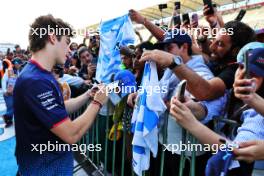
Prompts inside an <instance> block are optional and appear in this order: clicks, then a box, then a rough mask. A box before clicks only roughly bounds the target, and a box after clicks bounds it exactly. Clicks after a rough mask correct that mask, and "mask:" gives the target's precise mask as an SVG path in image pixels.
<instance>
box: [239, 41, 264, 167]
mask: <svg viewBox="0 0 264 176" xmlns="http://www.w3.org/2000/svg"><path fill="white" fill-rule="evenodd" d="M262 45H263V44H262ZM249 57H250V58H251V59H249V60H250V63H249V68H251V69H250V70H251V73H252V74H253V75H254V77H253V78H251V79H244V75H245V69H244V66H243V65H242V64H241V66H240V68H239V69H238V70H237V73H236V78H235V83H234V92H235V96H236V97H237V98H240V99H242V100H243V101H244V102H245V103H247V104H248V105H249V106H250V107H252V108H254V109H255V110H256V111H257V112H259V113H261V114H262V115H263V116H264V111H263V107H264V106H263V105H264V99H263V97H261V95H259V94H258V93H257V92H256V85H258V84H259V83H258V82H259V81H260V80H261V79H262V80H263V77H264V48H257V49H254V50H252V51H250V53H249ZM240 62H243V61H242V60H240ZM262 85H263V83H262ZM260 91H262V92H263V86H262V90H261V89H259V91H258V92H260ZM239 146H240V148H239V149H235V150H234V153H235V154H236V155H237V159H238V160H244V161H247V162H252V161H255V160H264V150H263V147H264V140H251V141H246V142H242V143H240V144H239Z"/></svg>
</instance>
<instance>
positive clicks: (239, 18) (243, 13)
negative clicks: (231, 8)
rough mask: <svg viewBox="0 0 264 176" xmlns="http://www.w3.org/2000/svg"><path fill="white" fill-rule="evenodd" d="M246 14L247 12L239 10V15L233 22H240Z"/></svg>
mask: <svg viewBox="0 0 264 176" xmlns="http://www.w3.org/2000/svg"><path fill="white" fill-rule="evenodd" d="M246 12H247V11H246V10H244V9H241V10H240V11H239V14H238V15H237V17H236V18H235V21H241V20H242V19H243V17H244V16H245V14H246Z"/></svg>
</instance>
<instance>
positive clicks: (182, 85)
mask: <svg viewBox="0 0 264 176" xmlns="http://www.w3.org/2000/svg"><path fill="white" fill-rule="evenodd" d="M186 86H187V81H186V80H182V81H181V82H180V83H179V84H178V88H177V92H176V97H177V99H178V100H179V101H180V102H182V103H183V102H184V101H185V98H184V94H185V90H186Z"/></svg>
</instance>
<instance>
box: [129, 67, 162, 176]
mask: <svg viewBox="0 0 264 176" xmlns="http://www.w3.org/2000/svg"><path fill="white" fill-rule="evenodd" d="M155 87H159V80H158V74H157V67H156V63H154V62H146V64H145V69H144V74H143V78H142V82H141V87H140V90H139V95H138V96H139V98H138V101H137V105H136V106H135V109H134V111H133V116H132V120H131V124H132V129H131V130H132V132H133V133H134V136H133V141H132V145H133V161H132V162H133V163H132V164H133V169H134V171H135V173H136V174H137V175H139V176H141V175H142V171H144V170H148V169H149V163H150V152H152V153H153V157H156V155H157V152H158V127H157V125H158V122H159V115H160V114H161V113H163V112H164V111H165V110H166V106H165V104H164V102H163V100H162V98H161V94H160V91H156V92H155V91H154V90H158V89H157V88H155Z"/></svg>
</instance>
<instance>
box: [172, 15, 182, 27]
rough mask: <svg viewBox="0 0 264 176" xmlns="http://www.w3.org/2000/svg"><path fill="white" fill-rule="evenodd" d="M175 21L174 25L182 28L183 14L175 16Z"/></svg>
mask: <svg viewBox="0 0 264 176" xmlns="http://www.w3.org/2000/svg"><path fill="white" fill-rule="evenodd" d="M173 23H174V26H177V27H178V28H180V27H181V16H180V15H177V16H174V17H173Z"/></svg>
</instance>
